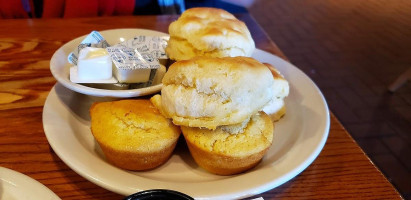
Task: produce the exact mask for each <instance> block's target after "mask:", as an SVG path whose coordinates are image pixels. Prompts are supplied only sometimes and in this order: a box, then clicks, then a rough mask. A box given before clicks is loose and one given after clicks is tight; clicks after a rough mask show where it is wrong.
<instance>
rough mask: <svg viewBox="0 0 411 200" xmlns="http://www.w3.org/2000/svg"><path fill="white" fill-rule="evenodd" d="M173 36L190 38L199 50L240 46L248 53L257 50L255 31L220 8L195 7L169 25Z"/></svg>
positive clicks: (184, 38) (190, 41)
mask: <svg viewBox="0 0 411 200" xmlns="http://www.w3.org/2000/svg"><path fill="white" fill-rule="evenodd" d="M169 34H170V37H174V38H176V39H183V40H187V42H188V43H190V44H191V45H193V46H194V47H195V48H196V49H198V50H201V51H213V50H217V49H218V50H221V49H229V48H233V47H234V48H239V49H242V50H243V51H244V52H245V55H251V53H252V51H254V49H255V44H254V41H253V39H252V37H251V34H250V32H249V30H248V28H247V26H246V25H245V24H244V22H242V21H240V20H238V19H237V18H236V17H235V16H234V15H232V14H231V13H229V12H227V11H225V10H222V9H217V8H206V7H201V8H191V9H188V10H186V11H185V12H184V13H183V14H182V15H181V16H180V18H179V19H178V20H177V21H174V22H173V23H171V24H170V26H169Z"/></svg>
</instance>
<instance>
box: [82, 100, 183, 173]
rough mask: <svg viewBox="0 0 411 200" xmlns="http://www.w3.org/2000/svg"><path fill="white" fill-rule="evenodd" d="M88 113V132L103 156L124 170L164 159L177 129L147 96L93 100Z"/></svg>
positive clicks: (173, 144)
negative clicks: (128, 98) (89, 126)
mask: <svg viewBox="0 0 411 200" xmlns="http://www.w3.org/2000/svg"><path fill="white" fill-rule="evenodd" d="M90 116H91V132H92V133H93V136H94V138H95V139H96V140H97V142H98V143H99V145H100V147H101V149H102V150H103V153H104V155H105V156H106V158H107V160H108V161H109V162H110V163H112V164H113V165H115V166H117V167H120V168H123V169H127V170H147V169H152V168H155V167H157V166H159V165H161V164H163V163H165V162H166V161H167V159H168V158H169V157H170V155H171V153H172V152H173V150H174V147H175V145H176V143H177V140H178V137H179V136H180V133H181V132H180V129H179V127H177V126H175V125H174V124H173V123H172V122H171V121H170V120H168V119H166V118H165V117H163V116H162V115H161V114H160V112H159V111H158V110H157V108H155V107H154V106H153V105H152V104H151V102H150V101H149V100H121V101H113V102H101V103H94V104H93V105H92V106H91V108H90Z"/></svg>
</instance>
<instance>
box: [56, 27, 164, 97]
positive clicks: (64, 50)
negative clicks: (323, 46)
mask: <svg viewBox="0 0 411 200" xmlns="http://www.w3.org/2000/svg"><path fill="white" fill-rule="evenodd" d="M100 34H101V35H102V36H103V37H104V38H105V39H106V40H107V42H108V43H109V44H117V43H120V42H123V41H125V40H128V39H131V38H133V37H134V36H137V35H151V36H166V35H167V34H166V33H162V32H158V31H152V30H146V29H112V30H105V31H100ZM86 36H87V35H84V36H81V37H78V38H76V39H74V40H71V41H70V42H68V43H66V44H64V45H63V46H62V47H60V48H59V49H58V50H57V51H56V52H55V53H54V54H53V56H52V57H51V60H50V71H51V73H52V74H53V76H54V78H55V79H56V80H57V81H58V82H59V83H61V84H62V85H64V86H65V87H67V88H69V89H70V90H73V91H76V92H79V93H82V94H86V95H91V96H98V97H121V98H127V97H138V96H144V95H148V94H153V93H156V92H159V91H160V90H161V86H162V84H161V83H158V84H156V85H152V86H150V87H146V88H139V89H128V90H108V89H98V88H93V87H88V86H85V85H81V84H77V83H73V82H71V81H70V66H72V65H71V64H70V63H68V61H67V56H68V55H69V54H70V53H71V52H72V51H73V49H75V48H77V46H78V45H79V44H80V42H81V41H82V40H83V39H84V38H85V37H86Z"/></svg>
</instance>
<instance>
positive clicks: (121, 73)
mask: <svg viewBox="0 0 411 200" xmlns="http://www.w3.org/2000/svg"><path fill="white" fill-rule="evenodd" d="M150 73H151V69H147V68H145V69H144V68H122V67H117V66H116V67H115V68H114V76H115V77H116V78H117V80H118V82H120V83H142V82H147V81H148V80H149V78H150Z"/></svg>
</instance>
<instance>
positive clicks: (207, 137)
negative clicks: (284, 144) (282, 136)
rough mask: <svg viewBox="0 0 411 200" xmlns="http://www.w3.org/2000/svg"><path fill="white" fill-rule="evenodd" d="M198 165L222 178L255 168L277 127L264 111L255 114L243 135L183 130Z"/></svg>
mask: <svg viewBox="0 0 411 200" xmlns="http://www.w3.org/2000/svg"><path fill="white" fill-rule="evenodd" d="M181 130H182V131H183V135H184V138H185V139H186V142H187V145H188V147H189V150H190V153H191V155H192V156H193V158H194V160H195V161H196V163H197V164H198V165H199V166H201V167H202V168H204V169H206V170H207V171H209V172H211V173H214V174H219V175H231V174H237V173H241V172H244V171H246V170H248V169H251V168H252V167H254V166H256V165H257V164H258V162H259V161H260V160H261V159H262V158H263V156H264V154H265V153H266V152H267V150H268V149H269V147H270V146H271V143H272V141H273V131H274V125H273V123H272V121H271V120H270V117H269V116H268V115H267V114H265V113H264V112H259V113H258V114H256V115H253V116H252V117H251V119H250V120H249V122H248V123H247V125H246V126H244V128H243V130H242V131H241V132H240V133H229V132H227V130H224V129H223V128H220V127H219V128H217V129H216V130H209V129H201V128H190V127H184V126H182V127H181Z"/></svg>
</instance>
